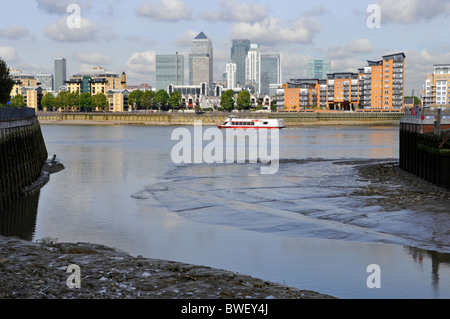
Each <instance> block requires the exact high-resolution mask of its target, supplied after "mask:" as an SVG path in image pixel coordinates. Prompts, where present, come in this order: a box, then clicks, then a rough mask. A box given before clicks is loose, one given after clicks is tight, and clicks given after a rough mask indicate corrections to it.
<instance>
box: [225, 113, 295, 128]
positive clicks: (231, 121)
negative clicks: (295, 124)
mask: <svg viewBox="0 0 450 319" xmlns="http://www.w3.org/2000/svg"><path fill="white" fill-rule="evenodd" d="M285 127H286V124H285V123H284V120H282V119H238V118H237V117H236V116H233V115H232V116H230V117H228V118H227V119H226V121H225V122H224V123H223V124H221V125H218V128H220V129H227V128H231V129H263V128H265V129H282V128H285Z"/></svg>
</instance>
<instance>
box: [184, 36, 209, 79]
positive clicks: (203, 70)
mask: <svg viewBox="0 0 450 319" xmlns="http://www.w3.org/2000/svg"><path fill="white" fill-rule="evenodd" d="M213 70H214V54H213V47H212V42H211V40H210V39H208V37H207V36H206V35H205V33H203V32H200V33H199V34H198V35H197V36H196V37H195V38H194V40H192V49H191V53H190V54H189V84H190V85H200V84H202V83H206V85H207V86H208V87H211V85H212V83H213V78H214V77H213Z"/></svg>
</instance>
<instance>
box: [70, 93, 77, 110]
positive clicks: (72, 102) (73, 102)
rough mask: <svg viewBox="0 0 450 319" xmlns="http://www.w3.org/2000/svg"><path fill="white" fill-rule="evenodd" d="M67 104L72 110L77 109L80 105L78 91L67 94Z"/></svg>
mask: <svg viewBox="0 0 450 319" xmlns="http://www.w3.org/2000/svg"><path fill="white" fill-rule="evenodd" d="M67 103H68V106H69V108H71V109H72V110H77V109H78V108H79V107H80V93H78V92H72V93H69V96H68V102H67Z"/></svg>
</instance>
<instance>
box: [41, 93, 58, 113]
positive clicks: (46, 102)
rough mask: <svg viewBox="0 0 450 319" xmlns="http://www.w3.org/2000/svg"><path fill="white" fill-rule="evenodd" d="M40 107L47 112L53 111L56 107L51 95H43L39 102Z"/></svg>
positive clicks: (53, 97) (54, 99)
mask: <svg viewBox="0 0 450 319" xmlns="http://www.w3.org/2000/svg"><path fill="white" fill-rule="evenodd" d="M41 104H42V107H43V108H46V109H47V110H49V111H54V109H55V107H56V98H55V96H54V95H53V94H52V93H47V94H45V95H44V97H43V98H42V101H41Z"/></svg>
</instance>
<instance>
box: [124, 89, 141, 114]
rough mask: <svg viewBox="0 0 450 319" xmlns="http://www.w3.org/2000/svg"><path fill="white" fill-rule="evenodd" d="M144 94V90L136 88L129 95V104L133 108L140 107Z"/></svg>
mask: <svg viewBox="0 0 450 319" xmlns="http://www.w3.org/2000/svg"><path fill="white" fill-rule="evenodd" d="M143 96H144V92H143V91H141V90H135V91H133V92H131V93H130V94H129V95H128V105H130V107H132V108H133V109H135V108H139V107H141V106H142V97H143Z"/></svg>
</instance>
